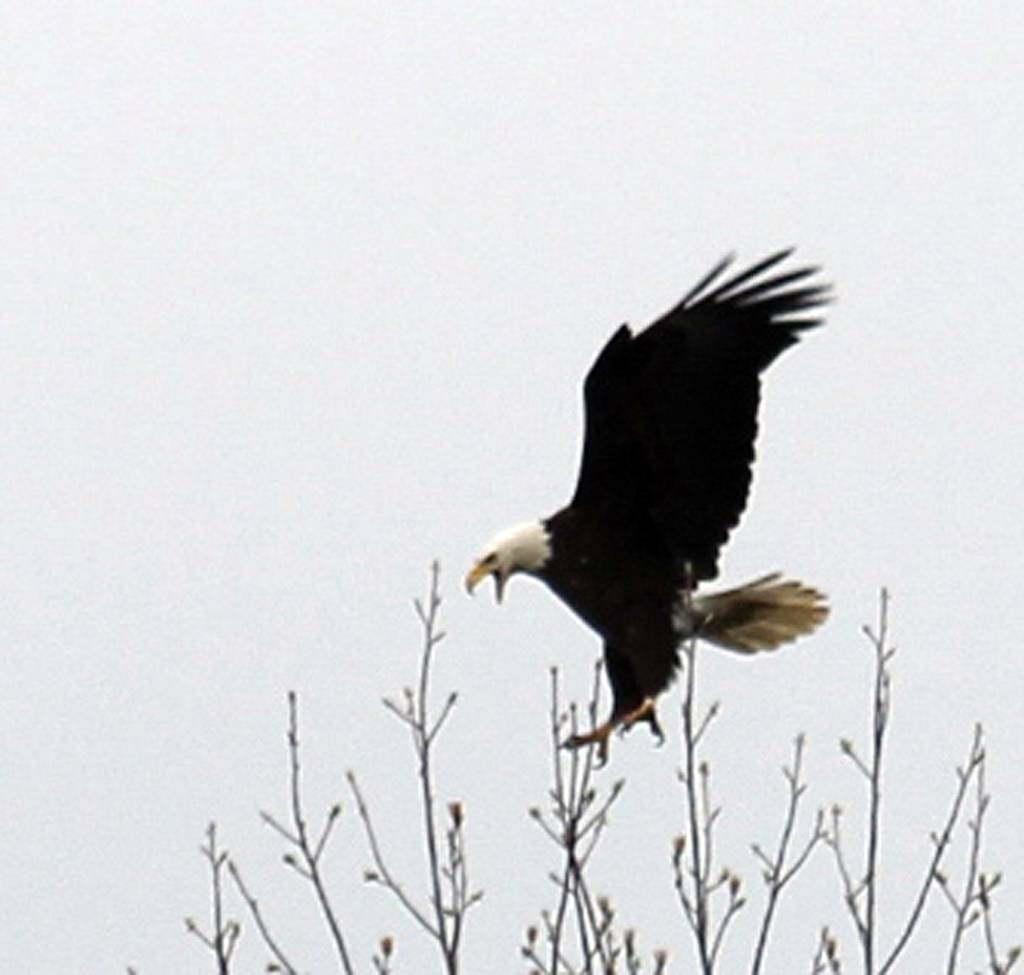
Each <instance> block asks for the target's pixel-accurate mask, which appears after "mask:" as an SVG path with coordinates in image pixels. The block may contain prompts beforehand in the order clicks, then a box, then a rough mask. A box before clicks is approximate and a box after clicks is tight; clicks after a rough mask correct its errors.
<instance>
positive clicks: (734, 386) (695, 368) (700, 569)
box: [571, 251, 828, 579]
mask: <svg viewBox="0 0 1024 975" xmlns="http://www.w3.org/2000/svg"><path fill="white" fill-rule="evenodd" d="M790 253H791V252H790V251H782V252H780V253H777V254H773V255H772V256H771V257H768V258H766V259H764V260H762V261H760V262H759V263H758V264H755V265H754V266H752V267H750V268H748V269H747V270H745V271H742V272H740V273H739V274H736V275H735V276H733V277H731V278H729V279H728V280H726V281H724V282H720V279H721V277H722V276H723V274H724V272H725V271H726V269H727V268H728V266H729V264H730V263H731V261H730V260H729V259H727V260H725V261H722V262H721V263H720V264H718V265H717V266H716V267H715V268H714V269H713V270H712V271H711V272H710V273H709V274H708V275H707V276H706V277H705V278H703V280H701V281H700V282H699V284H697V286H696V287H695V288H694V289H693V290H692V291H691V292H690V293H689V294H688V295H687V296H686V297H685V298H684V299H683V300H682V301H681V302H680V303H679V304H678V305H677V306H676V307H675V308H673V309H672V310H671V311H670V312H668V314H666V315H665V316H663V317H662V318H660V319H659V320H658V321H656V322H655V323H654V324H652V325H651V326H649V327H648V328H647V329H645V330H644V331H642V332H641V333H639V334H638V335H636V336H634V335H632V333H631V332H630V330H629V329H628V328H627V327H626V326H622V328H620V329H619V330H618V331H617V332H616V333H615V334H614V335H613V336H612V338H611V339H610V340H609V342H608V343H607V345H606V346H605V347H604V349H603V350H602V351H601V354H600V355H599V356H598V358H597V360H596V361H595V362H594V365H593V366H592V367H591V370H590V372H589V374H588V375H587V378H586V382H585V384H584V398H585V405H586V432H585V437H584V445H583V459H582V463H581V466H580V474H579V480H578V482H577V486H576V492H575V495H574V496H573V499H572V502H571V503H572V504H573V505H581V506H588V507H590V508H592V509H593V510H596V511H598V512H600V514H601V517H602V518H604V519H606V521H607V523H608V525H609V527H610V528H611V529H613V530H614V531H616V532H617V533H620V534H621V535H622V536H623V537H624V538H626V539H628V540H629V542H630V543H631V544H636V545H639V546H644V547H647V548H649V549H653V550H655V551H659V554H670V555H671V556H672V558H673V559H674V560H675V561H676V563H677V564H678V565H679V567H680V569H682V568H683V567H684V566H685V565H687V564H689V565H690V566H691V567H692V571H693V572H694V575H695V578H696V579H706V578H711V577H713V576H714V575H715V574H716V572H717V567H716V562H717V558H718V552H719V549H720V548H721V546H722V545H723V544H724V543H725V541H726V539H727V538H728V536H729V531H730V529H731V528H733V527H734V526H735V525H736V523H737V522H738V521H739V518H740V515H741V513H742V512H743V508H744V506H745V504H746V500H747V493H748V491H749V488H750V479H751V464H752V462H753V459H754V439H755V436H756V434H757V407H758V401H759V396H760V380H759V376H760V373H761V372H762V371H763V370H764V369H765V368H767V366H768V365H769V364H770V363H771V362H772V361H773V360H774V359H775V358H776V356H778V355H779V354H780V353H781V352H782V351H783V350H784V349H786V348H788V347H789V346H790V345H792V344H794V343H795V342H796V341H797V340H798V337H799V333H800V332H802V331H804V330H806V329H808V328H811V327H813V326H814V325H817V324H819V321H818V320H817V319H815V318H813V317H807V316H806V315H805V314H804V313H805V312H807V311H808V310H810V309H814V308H816V307H818V306H820V305H822V304H823V303H825V302H826V301H827V300H828V289H827V287H825V286H823V285H820V284H813V283H809V282H808V281H807V279H808V278H809V277H810V276H811V275H813V274H814V273H816V269H815V268H798V269H796V270H793V271H787V272H783V273H777V274H774V275H771V274H769V272H770V271H772V270H773V269H774V268H775V267H776V265H778V264H779V263H780V262H782V261H783V260H785V259H786V258H787V257H788V256H789V254H790ZM719 282H720V283H719ZM666 550H667V553H666Z"/></svg>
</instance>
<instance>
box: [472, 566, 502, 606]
mask: <svg viewBox="0 0 1024 975" xmlns="http://www.w3.org/2000/svg"><path fill="white" fill-rule="evenodd" d="M488 576H494V598H495V599H496V600H497V601H498V602H499V603H500V602H501V600H502V597H503V596H504V595H505V580H504V579H503V578H502V576H501V573H500V572H497V571H495V569H494V567H493V566H490V565H487V564H486V563H485V562H483V561H481V562H477V564H476V565H474V566H473V568H472V569H470V570H469V573H468V574H467V576H466V592H468V593H469V594H470V595H471V596H472V595H473V590H474V589H476V587H477V586H478V585H479V584H480V583H481V581H483V580H484V579H486V578H487V577H488Z"/></svg>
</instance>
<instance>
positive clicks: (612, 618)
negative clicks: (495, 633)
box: [466, 250, 830, 760]
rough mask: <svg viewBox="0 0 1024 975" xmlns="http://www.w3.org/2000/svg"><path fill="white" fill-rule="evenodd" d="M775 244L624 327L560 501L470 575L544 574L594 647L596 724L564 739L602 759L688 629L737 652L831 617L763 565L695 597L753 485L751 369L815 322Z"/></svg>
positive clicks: (497, 578)
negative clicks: (572, 486) (605, 704)
mask: <svg viewBox="0 0 1024 975" xmlns="http://www.w3.org/2000/svg"><path fill="white" fill-rule="evenodd" d="M790 254H791V251H788V250H786V251H781V252H779V253H776V254H773V255H771V256H770V257H767V258H765V259H764V260H762V261H760V262H758V263H756V264H754V265H753V266H751V267H748V268H747V269H745V270H743V271H739V272H738V273H734V274H732V276H727V275H728V271H729V268H730V265H731V264H732V260H731V258H727V259H725V260H723V261H722V262H720V263H719V264H718V265H717V266H715V267H714V268H713V269H712V270H711V271H710V272H709V273H708V274H707V275H705V277H704V278H702V279H701V280H700V281H699V282H698V284H697V285H696V286H695V287H694V288H693V289H692V290H691V291H690V292H689V294H687V295H686V297H685V298H683V299H682V301H680V302H679V304H678V305H676V306H675V307H674V308H673V309H672V310H671V311H669V312H668V313H667V314H665V315H664V316H662V317H661V318H659V319H658V320H657V321H655V322H654V323H653V324H651V325H650V326H648V327H647V328H645V329H644V330H643V331H641V332H639V333H637V334H634V333H633V332H632V331H631V330H630V329H629V327H628V326H626V325H623V326H622V327H621V328H619V330H618V331H616V332H615V334H614V335H612V337H611V338H610V339H609V340H608V342H607V344H606V345H605V347H604V348H603V349H602V350H601V353H600V354H599V355H598V357H597V359H596V361H595V362H594V364H593V366H591V369H590V372H589V373H588V374H587V377H586V380H585V382H584V387H583V391H584V404H585V435H584V441H583V458H582V461H581V464H580V470H579V476H578V480H577V483H576V490H575V492H574V493H573V496H572V499H571V500H570V502H569V504H568V505H567V506H566V507H564V508H562V509H561V510H560V511H558V512H556V513H555V514H553V515H551V516H550V517H548V518H544V519H541V520H538V521H531V522H528V523H526V524H523V525H517V526H515V527H513V528H510V529H507V530H506V531H503V532H501V533H499V534H498V535H497V536H496V537H495V538H494V539H492V540H491V541H490V542H489V543H488V544H487V546H486V547H485V548H484V550H483V552H482V554H481V555H480V557H479V558H478V559H477V561H476V563H475V564H474V565H473V568H472V569H471V570H470V572H469V574H468V575H467V577H466V587H467V589H468V590H469V591H470V592H472V591H473V589H474V587H475V586H476V585H477V584H478V583H479V582H480V581H481V580H483V579H485V578H486V577H488V576H491V577H492V578H493V579H494V584H495V591H496V597H497V599H498V601H500V600H501V598H502V595H503V593H504V590H505V584H506V582H507V581H508V579H509V577H510V576H512V575H513V574H515V573H517V572H523V573H526V574H527V575H531V576H534V577H535V578H537V579H540V580H541V581H542V582H544V583H546V584H547V586H548V587H549V588H550V589H551V590H552V591H553V592H554V593H555V594H556V595H557V596H559V597H560V598H561V599H562V600H563V601H564V602H565V603H566V604H567V605H568V606H569V608H570V609H572V610H573V612H575V613H576V614H577V615H578V616H579V617H580V618H581V619H583V620H584V621H585V622H586V623H587V624H588V625H589V626H590V627H591V628H593V629H594V630H595V631H596V632H597V634H598V635H599V636H600V637H601V639H602V640H603V641H604V663H605V671H606V673H607V676H608V679H609V681H610V682H611V686H612V697H613V702H612V711H611V715H610V716H609V718H608V720H607V721H605V722H604V723H603V724H601V725H600V726H599V727H598V728H596V729H595V730H593V731H591V732H590V733H588V734H581V735H576V736H574V737H573V738H571V739H570V740H569V741H568V742H567V744H568V745H570V746H573V747H576V746H580V745H585V744H596V745H597V746H598V748H599V756H600V758H601V759H602V760H604V759H605V758H606V757H607V749H608V738H609V735H610V734H611V732H612V731H613V730H614V729H615V728H618V727H622V728H629V727H631V726H632V725H634V724H635V723H636V722H638V721H640V720H644V721H647V722H648V723H649V724H650V726H651V729H652V730H653V731H654V732H655V733H656V734H658V735H659V736H660V734H661V732H660V728H659V727H658V723H657V714H656V710H655V701H656V699H657V697H658V695H659V694H660V693H661V692H662V691H664V690H665V688H666V687H668V685H669V684H670V683H671V681H672V679H673V677H674V676H675V673H676V671H677V669H678V667H679V647H680V645H681V643H682V642H683V641H685V640H689V639H692V638H694V637H699V638H700V639H702V640H706V641H708V642H709V643H712V644H715V645H716V646H719V647H724V648H726V649H728V650H734V651H737V652H739V653H747V654H749V653H756V652H758V651H760V650H773V649H775V648H776V647H778V646H780V645H781V644H783V643H786V642H788V641H790V640H794V639H796V638H797V637H799V636H802V635H804V634H806V633H809V632H810V631H811V630H813V629H815V627H817V626H818V625H819V624H821V623H822V622H823V621H824V620H825V618H826V616H827V615H828V606H827V604H826V602H825V598H824V596H823V595H822V594H821V593H819V592H818V591H816V590H815V589H813V588H811V587H809V586H805V585H803V584H802V583H799V582H795V581H790V580H785V579H783V578H782V577H781V576H780V574H778V573H773V574H771V575H766V576H764V577H762V578H759V579H757V580H755V581H753V582H750V583H748V584H747V585H744V586H740V587H739V588H736V589H730V590H728V591H726V592H717V593H708V594H705V593H699V592H697V591H696V590H697V586H698V584H699V583H701V582H704V581H705V580H708V579H713V578H714V577H715V576H716V575H717V574H718V556H719V553H720V551H721V549H722V546H723V545H724V544H725V542H726V540H727V539H728V537H729V533H730V531H731V530H732V529H733V528H735V527H736V525H737V524H738V523H739V519H740V516H741V514H742V513H743V509H744V507H745V505H746V502H747V495H748V493H749V490H750V482H751V466H752V464H753V461H754V441H755V439H756V436H757V410H758V402H759V400H760V390H761V373H763V372H764V371H765V369H767V368H768V366H769V365H771V363H772V362H773V361H774V360H775V359H776V357H777V356H778V355H779V354H780V353H781V352H783V351H784V350H785V349H787V348H789V347H790V346H791V345H794V344H795V343H796V342H797V341H798V339H799V337H800V335H801V334H802V333H803V332H805V331H807V330H808V329H811V328H813V327H814V326H816V325H819V324H820V319H819V318H817V317H815V312H816V311H817V309H819V308H820V307H821V306H822V305H824V304H826V303H827V302H828V300H829V297H830V295H829V289H828V287H827V286H826V285H823V284H821V283H818V282H816V281H814V280H813V279H814V276H815V275H816V274H817V269H816V268H808V267H799V268H795V269H790V270H783V269H781V268H780V265H781V264H783V262H784V261H785V260H786V259H787V258H788V257H789V256H790Z"/></svg>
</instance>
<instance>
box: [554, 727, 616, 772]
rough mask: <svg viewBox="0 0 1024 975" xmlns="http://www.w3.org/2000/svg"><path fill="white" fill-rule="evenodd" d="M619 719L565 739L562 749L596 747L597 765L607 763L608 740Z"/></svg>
mask: <svg viewBox="0 0 1024 975" xmlns="http://www.w3.org/2000/svg"><path fill="white" fill-rule="evenodd" d="M620 720H621V719H615V718H612V719H611V720H610V721H606V722H605V723H604V724H602V725H599V726H598V727H596V728H595V729H594V730H593V731H588V732H587V733H586V734H585V735H573V736H572V737H571V738H568V739H566V742H565V744H564V745H563V746H562V747H563V748H582V747H583V746H584V745H597V764H598V765H604V763H605V762H607V761H608V739H609V738H610V737H611V733H612V732H613V731H614V730H615V728H616V726H617V725H618V724H619V722H620Z"/></svg>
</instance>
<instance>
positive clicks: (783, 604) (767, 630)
mask: <svg viewBox="0 0 1024 975" xmlns="http://www.w3.org/2000/svg"><path fill="white" fill-rule="evenodd" d="M692 605H693V610H694V611H695V615H696V616H697V618H698V620H699V621H700V622H699V623H698V628H697V636H699V637H701V638H702V639H704V640H707V641H709V642H710V643H714V644H715V645H716V646H719V647H724V648H725V649H726V650H736V651H738V652H739V653H757V652H758V651H759V650H774V649H775V648H776V647H779V646H781V645H782V644H783V643H788V642H789V641H790V640H795V639H796V638H797V637H799V636H803V635H804V634H806V633H810V632H811V631H812V630H814V629H815V628H816V627H818V626H820V625H821V624H822V623H824V622H825V619H826V617H827V616H828V604H827V603H826V601H825V596H824V595H823V594H822V593H820V592H818V591H817V590H816V589H812V588H811V587H810V586H805V585H804V584H803V583H802V582H796V581H794V580H791V579H782V578H781V573H778V572H773V573H772V574H771V575H767V576H764V577H763V578H760V579H755V580H754V581H753V582H748V583H747V584H746V585H745V586H739V587H738V588H736V589H729V590H727V591H726V592H719V593H711V594H709V595H706V596H695V597H694V599H693V604H692Z"/></svg>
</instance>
